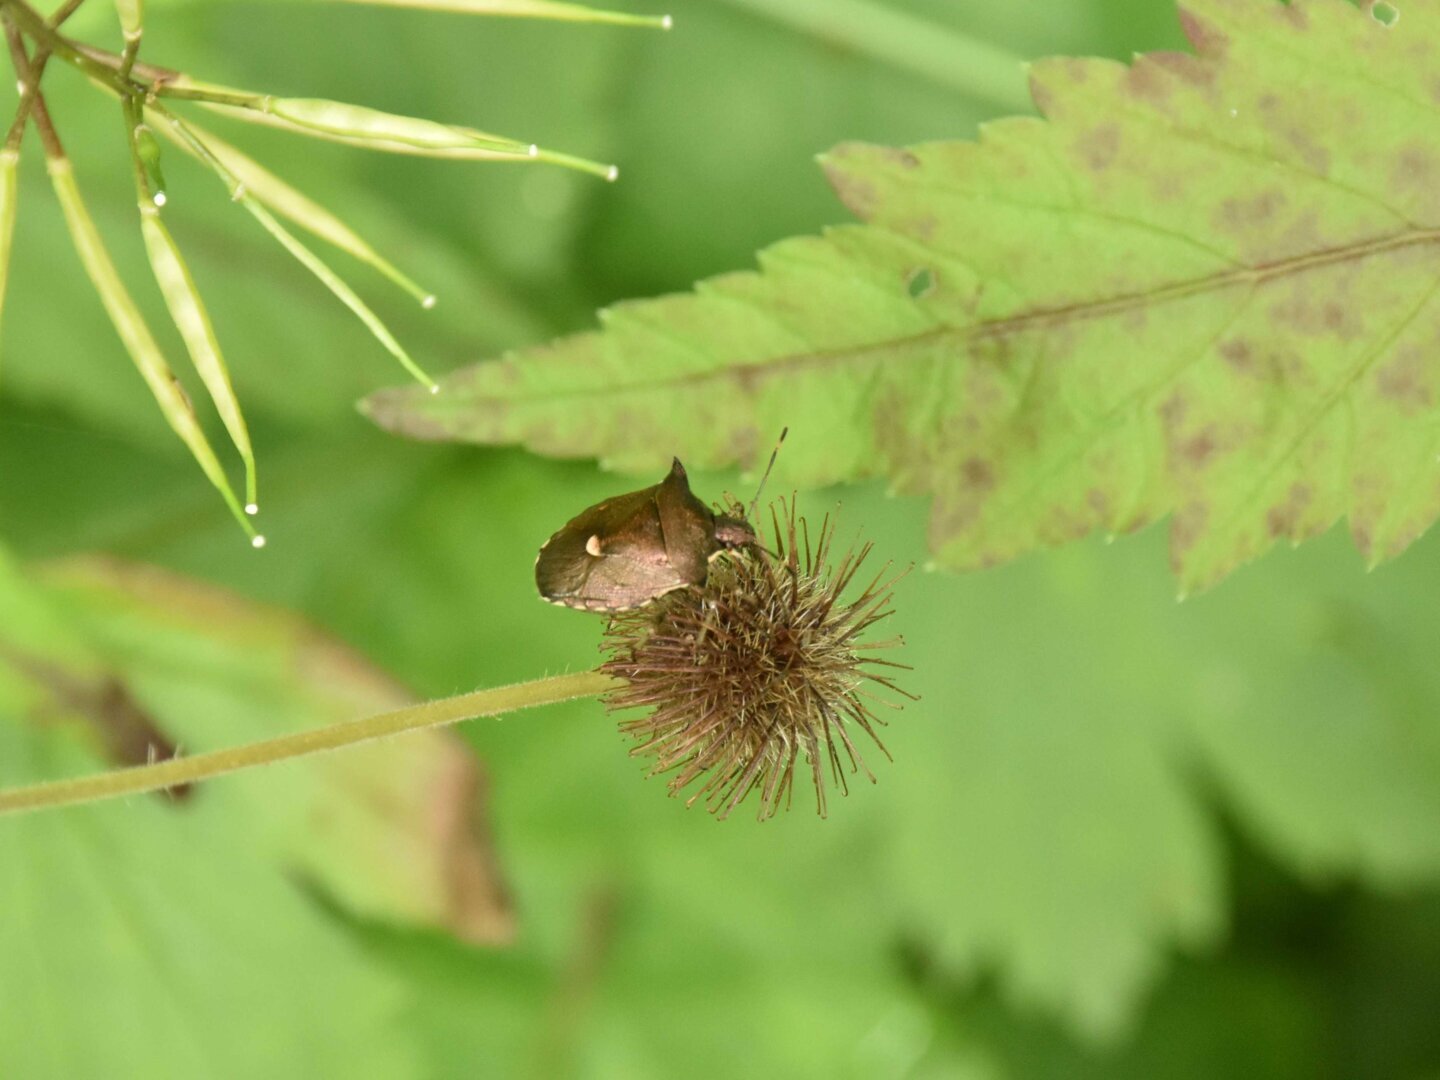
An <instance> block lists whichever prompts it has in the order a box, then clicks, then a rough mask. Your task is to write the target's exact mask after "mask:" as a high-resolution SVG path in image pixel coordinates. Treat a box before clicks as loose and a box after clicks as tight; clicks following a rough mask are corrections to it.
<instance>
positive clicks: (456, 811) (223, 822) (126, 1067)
mask: <svg viewBox="0 0 1440 1080" xmlns="http://www.w3.org/2000/svg"><path fill="white" fill-rule="evenodd" d="M0 611H3V612H4V617H3V618H0V786H4V787H9V786H13V785H17V784H22V783H28V782H34V781H38V780H44V779H51V778H55V777H60V776H67V775H75V774H78V773H83V772H92V771H94V770H96V769H98V768H103V767H104V766H105V765H106V764H109V765H111V766H114V767H119V766H122V765H126V764H137V763H143V762H144V761H145V759H146V758H147V757H149V756H169V755H173V754H176V753H179V754H182V755H183V754H185V753H188V752H190V751H195V750H204V749H211V748H216V747H220V746H226V745H234V744H238V743H241V742H244V741H246V740H247V739H255V738H263V737H264V736H266V735H269V734H278V733H280V732H282V731H295V730H301V729H307V728H314V727H317V726H320V725H322V724H324V723H328V722H333V721H338V720H341V719H346V718H350V717H354V716H358V715H366V714H370V713H373V712H376V711H379V710H382V709H386V708H392V707H394V706H396V705H397V704H399V703H401V702H403V701H404V700H405V699H406V696H407V695H405V694H404V692H403V691H401V690H400V689H399V688H397V687H396V686H395V685H394V684H393V683H392V682H391V681H390V680H389V679H387V678H385V677H384V676H383V675H381V674H380V673H379V672H378V671H376V670H375V669H374V668H373V667H372V666H370V665H369V664H368V663H366V662H365V661H363V660H362V659H361V658H360V657H358V656H356V655H355V654H353V653H351V652H350V651H349V650H347V649H345V648H343V647H341V646H340V645H339V644H337V643H336V642H334V641H332V640H331V639H329V638H327V637H326V636H325V635H323V634H321V633H319V632H318V631H316V630H315V629H313V628H311V627H309V626H306V625H305V624H304V623H303V622H301V621H300V620H299V619H297V618H295V617H294V616H291V615H289V614H287V613H285V612H282V611H277V610H274V609H268V608H265V607H263V606H260V605H257V604H253V603H250V602H248V601H245V600H243V599H241V598H240V597H237V596H234V595H231V594H229V593H225V592H223V591H221V590H219V589H216V588H214V587H213V586H208V585H204V584H201V583H198V582H196V581H193V580H191V579H188V578H184V577H181V576H179V575H177V574H173V573H170V572H168V571H161V570H158V569H154V568H151V567H145V566H140V565H137V564H131V563H123V562H119V561H114V560H99V559H75V560H69V561H66V562H62V563H54V564H48V565H46V566H43V567H40V568H31V569H29V570H28V571H26V570H22V568H20V567H19V566H17V565H16V564H15V563H13V562H12V561H10V560H9V559H8V558H7V557H6V555H5V553H4V551H3V550H0ZM484 787H485V785H484V778H483V774H482V773H481V772H480V771H479V768H478V765H477V763H476V761H475V759H474V757H473V755H471V754H470V753H469V752H468V750H467V749H466V748H465V747H464V746H463V744H462V743H460V742H459V740H458V739H456V738H455V737H453V736H441V735H439V733H421V735H419V736H417V737H415V738H407V739H403V740H396V741H394V742H387V743H384V744H377V745H375V746H372V747H370V748H358V749H356V750H355V751H354V752H347V753H344V754H336V755H332V756H329V757H326V758H324V759H317V760H316V761H315V762H313V763H311V764H307V765H303V766H295V767H292V768H290V769H276V770H262V771H261V772H260V773H258V774H254V775H252V776H246V777H236V778H233V779H227V780H223V781H217V782H215V783H213V784H209V785H205V786H203V787H200V788H195V789H191V790H190V792H189V794H188V796H187V797H186V798H184V799H183V801H181V800H178V799H176V797H175V795H174V793H172V794H171V795H169V796H165V795H161V796H146V797H144V798H136V799H131V800H128V801H124V802H114V803H109V804H106V805H105V806H97V807H93V808H92V807H86V808H78V809H75V810H70V811H66V812H63V813H53V814H32V815H24V816H20V817H11V818H7V819H6V820H5V821H4V822H3V823H0V896H4V897H6V901H5V906H4V917H3V918H0V970H4V971H5V972H6V973H7V978H5V979H4V980H0V1061H4V1062H5V1063H6V1070H5V1071H6V1074H7V1075H10V1074H12V1073H13V1075H16V1076H130V1075H155V1074H156V1066H155V1062H156V1061H157V1060H161V1059H162V1058H163V1061H164V1062H165V1063H166V1066H167V1067H166V1068H163V1069H161V1070H160V1074H163V1075H167V1076H169V1075H176V1076H182V1075H183V1076H199V1075H207V1074H209V1073H210V1072H212V1071H213V1066H214V1062H216V1061H219V1060H223V1061H225V1062H226V1071H227V1074H230V1075H256V1076H260V1075H273V1073H274V1062H275V1060H276V1058H275V1056H274V1055H275V1054H276V1053H288V1054H292V1055H296V1056H299V1057H303V1058H304V1059H305V1060H306V1062H307V1063H308V1066H307V1067H308V1068H309V1069H310V1070H311V1071H313V1072H315V1073H317V1074H320V1075H327V1076H328V1075H334V1076H356V1075H372V1074H374V1075H384V1076H395V1077H407V1076H414V1075H418V1072H417V1068H418V1062H417V1061H416V1060H415V1057H414V1055H413V1054H412V1053H411V1051H412V1047H410V1046H409V1045H408V1039H409V1035H408V1034H407V1033H406V1030H405V1028H404V1027H403V1025H402V1024H401V1022H400V1016H399V1010H400V1008H401V1006H402V1005H403V1003H404V991H403V988H402V987H401V986H400V985H399V983H398V982H397V981H396V980H395V979H394V977H393V975H392V974H390V973H388V972H387V971H386V970H385V968H384V967H383V966H382V965H379V964H377V963H375V962H374V961H373V960H372V959H370V958H367V957H366V956H365V955H364V954H363V953H362V952H361V951H359V950H357V949H356V948H355V945H354V941H353V940H352V939H351V937H350V935H349V933H348V932H347V931H346V930H345V929H344V928H343V927H342V926H341V925H340V924H338V923H337V922H336V921H335V920H334V919H333V918H329V917H327V916H326V914H325V913H324V912H323V910H322V909H321V908H320V907H319V906H318V905H317V904H315V903H314V902H313V896H311V895H309V894H310V893H313V892H316V891H319V892H322V893H324V894H325V895H326V896H328V897H329V898H330V900H331V901H332V902H333V903H334V904H336V905H337V906H339V907H342V908H345V909H347V910H349V911H351V912H354V913H355V914H357V915H360V916H363V917H365V918H367V919H375V920H383V921H386V922H391V923H397V924H405V925H409V926H424V927H429V928H436V929H440V930H444V931H448V932H450V933H453V934H456V935H458V936H460V937H462V938H465V939H468V940H470V941H472V942H479V943H486V944H494V943H497V942H500V941H505V940H508V939H509V938H510V937H511V935H512V933H513V916H512V913H511V908H510V905H509V900H508V897H507V894H506V889H505V887H504V884H503V881H502V879H501V876H500V873H499V870H498V867H497V865H496V861H495V858H494V855H493V851H492V848H491V846H490V841H489V836H488V829H487V827H486V822H485V816H484V814H485V807H484V802H485V790H484ZM297 885H303V886H304V887H303V888H297ZM237 943H243V947H237ZM62 999H63V1000H64V1001H66V1002H67V1003H68V1004H67V1007H66V1008H65V1009H59V1010H57V1009H56V1008H55V1006H54V1003H55V1002H56V1001H58V1000H62ZM96 1017H101V1018H102V1019H104V1020H105V1022H103V1023H102V1022H97V1021H96ZM236 1017H244V1018H245V1023H244V1024H240V1025H238V1026H237V1024H236V1022H235V1019H236ZM256 1029H259V1030H264V1031H266V1032H267V1036H266V1038H265V1039H260V1040H257V1039H255V1038H254V1037H253V1032H254V1030H256ZM157 1048H163V1050H164V1053H163V1055H160V1057H157V1056H156V1055H157V1054H158V1053H159V1051H158V1050H157Z"/></svg>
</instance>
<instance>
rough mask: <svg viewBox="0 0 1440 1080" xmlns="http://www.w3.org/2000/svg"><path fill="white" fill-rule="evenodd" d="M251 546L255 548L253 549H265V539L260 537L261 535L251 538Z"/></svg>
mask: <svg viewBox="0 0 1440 1080" xmlns="http://www.w3.org/2000/svg"><path fill="white" fill-rule="evenodd" d="M250 546H251V547H253V548H262V547H264V546H265V537H263V536H261V535H259V534H256V535H255V536H252V537H251V538H250Z"/></svg>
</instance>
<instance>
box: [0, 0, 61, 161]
mask: <svg viewBox="0 0 1440 1080" xmlns="http://www.w3.org/2000/svg"><path fill="white" fill-rule="evenodd" d="M11 11H12V9H11V8H9V7H6V8H4V9H0V15H3V18H4V23H5V44H6V45H7V46H8V47H9V49H10V62H11V64H13V65H14V67H15V75H16V78H18V79H19V80H20V85H21V86H22V87H23V89H22V90H21V92H20V105H19V107H18V108H17V109H16V110H15V121H14V123H13V124H12V125H11V127H10V132H9V134H8V135H7V136H6V139H5V147H6V148H7V149H9V150H12V151H18V150H19V148H20V139H21V137H22V136H23V135H24V134H25V122H26V121H27V120H28V119H29V118H30V117H32V116H33V117H34V118H35V130H36V131H37V132H39V134H40V142H41V144H42V145H43V146H44V147H45V156H46V157H47V158H50V159H52V160H55V159H58V158H63V157H64V156H65V148H64V146H62V145H61V143H60V135H59V133H58V132H57V131H56V130H55V125H54V123H52V122H51V120H50V110H49V109H48V108H47V107H46V105H45V95H44V94H43V93H41V91H40V76H41V74H42V73H43V72H44V69H45V62H46V61H47V60H48V59H49V58H50V54H49V50H48V49H45V48H44V47H43V46H39V45H37V46H36V49H35V62H34V63H33V64H32V63H31V61H30V58H29V57H28V56H26V55H25V42H24V41H23V40H22V39H21V37H20V30H19V28H18V27H17V26H16V24H15V21H14V20H12V19H11V18H10V14H11Z"/></svg>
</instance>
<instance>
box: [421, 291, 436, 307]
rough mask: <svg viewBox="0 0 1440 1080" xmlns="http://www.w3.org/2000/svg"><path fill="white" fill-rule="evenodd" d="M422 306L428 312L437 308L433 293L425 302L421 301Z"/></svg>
mask: <svg viewBox="0 0 1440 1080" xmlns="http://www.w3.org/2000/svg"><path fill="white" fill-rule="evenodd" d="M420 306H421V307H422V308H424V309H425V310H426V311H429V310H430V309H431V308H433V307H434V306H435V294H434V293H431V294H430V295H429V296H427V297H425V299H424V300H421V301H420Z"/></svg>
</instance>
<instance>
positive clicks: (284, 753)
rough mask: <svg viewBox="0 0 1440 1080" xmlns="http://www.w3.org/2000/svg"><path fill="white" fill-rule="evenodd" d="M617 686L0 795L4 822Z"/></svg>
mask: <svg viewBox="0 0 1440 1080" xmlns="http://www.w3.org/2000/svg"><path fill="white" fill-rule="evenodd" d="M618 685H619V680H617V679H614V678H612V677H611V676H609V675H602V674H601V673H600V672H598V671H584V672H579V673H577V674H573V675H552V676H550V677H548V678H544V679H534V680H532V681H530V682H524V683H516V684H515V685H513V686H498V687H494V688H492V689H489V690H476V691H474V692H473V693H469V694H459V695H457V696H455V697H448V698H441V699H440V700H438V701H427V702H423V703H422V704H419V705H411V706H409V707H407V708H404V709H396V710H395V711H393V712H386V713H379V714H377V715H375V716H367V717H364V718H363V719H360V720H346V721H343V722H341V723H338V724H331V725H330V726H328V727H322V728H315V729H314V730H311V731H297V732H295V733H294V734H292V735H281V736H279V737H278V738H274V739H264V740H262V741H260V742H253V743H246V744H245V745H244V746H235V747H231V748H229V749H228V750H212V751H210V752H209V753H205V754H196V755H195V756H194V757H184V758H172V759H170V760H169V761H161V762H157V763H155V764H154V765H141V766H137V767H136V768H133V769H114V770H112V771H110V772H104V773H96V774H94V775H92V776H81V777H76V778H75V779H72V780H52V781H50V782H48V783H43V784H32V785H29V786H27V787H18V788H10V789H8V790H0V815H3V814H17V813H23V812H26V811H30V810H42V809H50V808H54V807H60V806H76V805H79V804H81V803H92V802H99V801H100V800H102V799H113V798H116V797H117V796H120V795H139V794H142V793H144V792H148V791H160V790H162V789H164V788H168V787H175V786H177V785H180V784H193V783H195V782H196V781H198V780H208V779H210V778H211V777H214V776H220V775H222V774H224V773H232V772H238V771H239V770H241V769H251V768H254V767H256V766H257V765H269V764H272V763H274V762H277V761H288V760H290V759H292V758H298V757H304V756H306V755H309V754H320V753H324V752H325V751H327V750H338V749H340V748H342V747H346V746H354V745H356V744H357V743H362V742H370V741H372V740H374V739H383V738H386V737H388V736H391V735H400V734H403V733H405V732H408V731H419V730H421V729H423V728H433V727H440V726H442V725H445V724H454V723H458V722H459V721H461V720H470V719H474V718H476V717H480V716H499V715H501V714H503V713H508V712H514V711H516V710H517V709H528V708H531V707H532V706H535V705H550V704H553V703H555V702H558V701H570V700H572V699H574V698H582V697H592V696H594V695H596V694H601V693H604V692H605V691H606V690H609V689H611V688H612V687H615V686H618Z"/></svg>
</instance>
